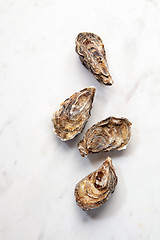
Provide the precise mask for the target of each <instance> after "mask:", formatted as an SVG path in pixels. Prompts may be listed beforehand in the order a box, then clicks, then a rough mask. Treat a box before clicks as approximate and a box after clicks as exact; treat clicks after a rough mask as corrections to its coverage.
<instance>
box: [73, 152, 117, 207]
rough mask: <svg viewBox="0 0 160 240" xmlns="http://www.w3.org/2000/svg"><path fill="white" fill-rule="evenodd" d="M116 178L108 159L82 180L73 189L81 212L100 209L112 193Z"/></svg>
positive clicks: (110, 161)
mask: <svg viewBox="0 0 160 240" xmlns="http://www.w3.org/2000/svg"><path fill="white" fill-rule="evenodd" d="M117 182H118V178H117V176H116V173H115V170H114V167H113V165H112V160H111V158H110V157H108V158H107V159H106V161H105V162H104V163H103V164H102V165H101V166H100V167H99V168H98V169H97V170H96V171H95V172H92V173H91V174H89V175H88V176H86V177H85V178H83V179H82V180H81V181H80V182H79V183H78V184H77V185H76V187H75V192H74V195H75V198H76V203H77V205H78V206H79V207H80V208H82V209H83V210H90V209H93V208H98V207H100V206H101V205H102V204H103V203H104V202H106V201H107V200H108V199H109V197H110V195H111V194H112V193H113V192H114V190H115V187H116V185H117Z"/></svg>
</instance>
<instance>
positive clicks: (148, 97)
mask: <svg viewBox="0 0 160 240" xmlns="http://www.w3.org/2000/svg"><path fill="white" fill-rule="evenodd" d="M82 31H90V32H94V33H96V34H98V35H100V36H101V37H102V39H103V42H104V45H105V48H106V52H107V58H108V62H109V66H110V72H111V74H112V76H113V79H114V85H113V86H112V87H106V86H103V85H101V84H99V83H98V82H97V81H96V80H95V79H94V77H93V76H92V75H91V74H90V73H89V72H88V71H87V70H86V69H85V68H84V67H83V66H82V65H81V63H80V61H79V58H78V55H77V54H76V53H75V50H74V48H75V43H74V41H75V37H76V36H77V34H78V33H79V32H82ZM91 85H94V86H95V87H96V88H97V91H96V97H95V101H94V104H93V110H92V116H91V118H90V119H89V121H88V124H87V125H86V128H85V130H86V129H88V127H90V126H91V125H92V124H93V123H96V122H97V121H100V120H102V119H104V118H106V117H108V116H111V115H113V116H117V117H121V116H123V117H127V118H128V119H129V120H130V121H131V122H132V123H133V126H132V139H131V141H130V143H129V146H128V148H127V150H124V151H121V152H112V153H109V154H107V153H103V154H96V155H93V156H88V157H87V158H82V157H81V156H80V154H79V152H78V150H77V148H76V145H77V143H78V141H79V140H80V139H81V138H82V136H83V134H80V135H79V136H78V137H77V138H75V139H74V140H72V141H70V142H66V143H65V142H61V141H60V140H59V139H58V138H57V137H56V136H55V135H54V134H53V132H52V123H51V121H50V119H51V117H52V113H53V112H54V111H55V110H57V109H58V107H59V104H60V103H61V102H62V101H64V100H65V99H66V98H67V97H69V96H70V95H72V94H73V93H74V92H75V91H79V90H80V89H83V88H84V87H87V86H91ZM0 113H1V115H0V240H53V239H58V240H64V239H67V240H68V239H76V240H81V239H83V240H88V239H92V240H97V239H104V240H136V239H143V240H159V239H160V153H159V149H160V147H159V134H160V1H159V0H131V1H130V0H112V1H111V0H103V1H102V0H99V1H98V0H88V1H87V0H78V1H73V0H72V1H71V0H68V1H65V0H61V1H58V0H35V1H33V0H0ZM107 155H110V156H111V157H112V160H113V164H114V166H115V168H116V172H117V175H118V178H119V182H118V186H117V188H116V191H115V193H114V194H113V195H112V197H111V198H110V200H109V201H108V202H107V203H106V204H105V205H103V206H102V207H101V208H99V209H97V210H93V211H90V212H83V211H82V210H81V209H80V208H79V207H78V206H77V205H76V204H75V199H74V195H73V192H74V187H75V184H76V183H77V182H78V181H79V180H80V179H81V178H82V177H84V176H86V175H88V174H89V173H90V172H91V171H93V170H95V169H96V168H98V167H99V165H100V164H101V163H102V162H103V161H104V160H105V158H106V156H107Z"/></svg>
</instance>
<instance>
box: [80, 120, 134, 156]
mask: <svg viewBox="0 0 160 240" xmlns="http://www.w3.org/2000/svg"><path fill="white" fill-rule="evenodd" d="M131 125H132V123H130V122H129V121H128V120H127V119H126V118H116V117H109V118H107V119H105V120H102V121H100V122H98V123H97V124H94V125H93V126H92V127H91V128H89V129H88V130H87V132H86V133H85V134H84V137H83V139H82V140H81V141H80V142H79V144H78V149H79V151H80V154H81V156H82V157H85V156H87V155H88V154H89V153H97V152H101V151H105V152H108V151H111V150H115V149H116V150H122V149H125V148H126V147H127V144H128V142H129V140H130V137H131Z"/></svg>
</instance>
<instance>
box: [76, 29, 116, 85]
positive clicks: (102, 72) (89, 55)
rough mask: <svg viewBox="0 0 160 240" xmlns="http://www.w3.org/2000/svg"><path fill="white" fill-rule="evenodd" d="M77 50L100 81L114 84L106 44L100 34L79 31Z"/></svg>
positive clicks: (83, 62)
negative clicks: (106, 53)
mask: <svg viewBox="0 0 160 240" xmlns="http://www.w3.org/2000/svg"><path fill="white" fill-rule="evenodd" d="M76 52H77V53H78V55H79V57H80V60H81V62H82V64H83V65H84V66H85V67H86V68H87V69H88V70H89V71H90V72H91V73H92V74H93V75H94V77H95V78H96V79H97V80H98V81H99V82H101V83H103V84H105V85H112V83H113V80H112V77H111V75H110V74H109V70H108V64H107V60H106V56H105V49H104V45H103V42H102V40H101V38H100V37H99V36H97V35H96V34H94V33H88V32H83V33H79V34H78V36H77V38H76Z"/></svg>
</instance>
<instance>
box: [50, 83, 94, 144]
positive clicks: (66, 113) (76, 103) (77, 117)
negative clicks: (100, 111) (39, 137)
mask: <svg viewBox="0 0 160 240" xmlns="http://www.w3.org/2000/svg"><path fill="white" fill-rule="evenodd" d="M95 90H96V89H95V87H88V88H85V89H83V90H81V91H79V92H76V93H74V94H73V95H72V96H71V97H70V98H68V99H66V100H65V101H64V102H63V103H62V104H61V105H60V109H59V110H58V111H56V112H55V113H54V115H53V118H52V122H53V126H54V130H55V133H56V134H57V135H58V137H59V138H60V139H61V140H62V141H67V140H70V139H72V138H74V137H75V136H76V135H77V134H79V133H81V132H82V130H83V128H84V127H85V124H86V123H87V121H88V119H89V117H90V111H91V108H92V102H93V98H94V95H95Z"/></svg>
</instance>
